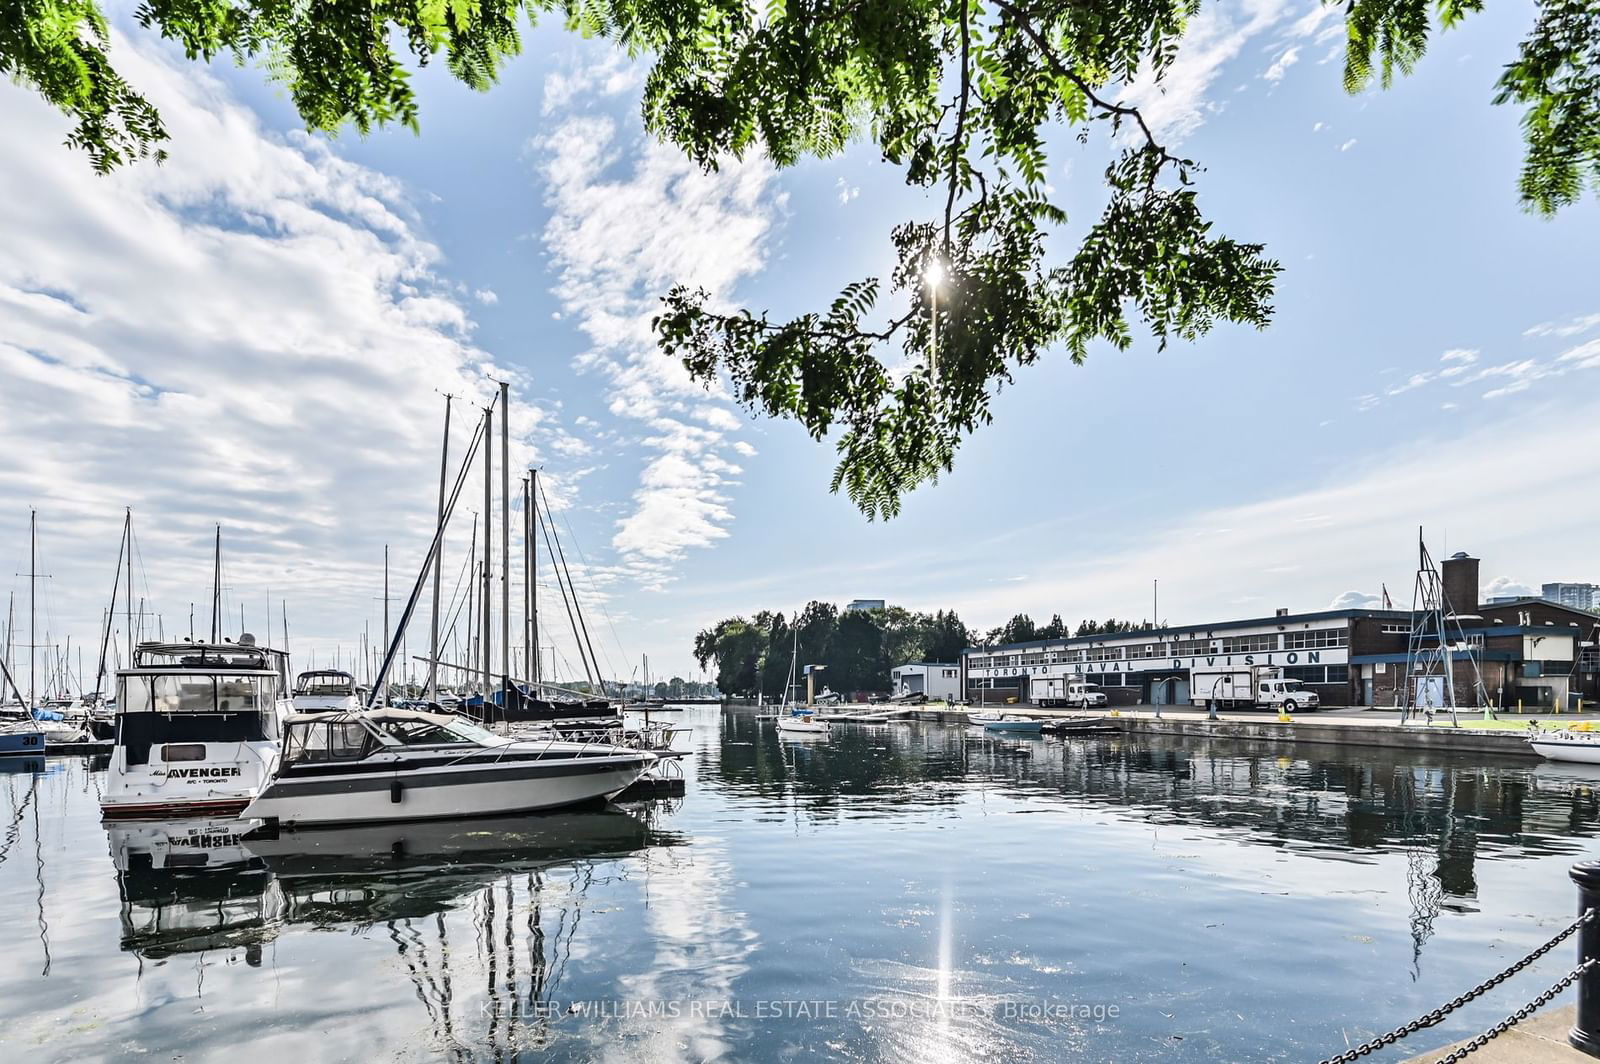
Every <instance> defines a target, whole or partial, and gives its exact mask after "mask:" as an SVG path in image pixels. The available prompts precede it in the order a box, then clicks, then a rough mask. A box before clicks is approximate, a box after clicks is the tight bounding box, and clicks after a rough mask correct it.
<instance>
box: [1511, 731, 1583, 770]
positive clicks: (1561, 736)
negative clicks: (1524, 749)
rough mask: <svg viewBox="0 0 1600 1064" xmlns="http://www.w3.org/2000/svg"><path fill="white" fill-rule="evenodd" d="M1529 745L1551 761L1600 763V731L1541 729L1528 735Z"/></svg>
mask: <svg viewBox="0 0 1600 1064" xmlns="http://www.w3.org/2000/svg"><path fill="white" fill-rule="evenodd" d="M1528 745H1529V746H1531V747H1533V749H1534V752H1535V753H1537V754H1538V755H1539V756H1540V757H1543V758H1548V759H1549V760H1551V761H1576V762H1580V763H1582V764H1586V765H1600V732H1591V731H1541V732H1537V733H1535V734H1533V735H1530V736H1528Z"/></svg>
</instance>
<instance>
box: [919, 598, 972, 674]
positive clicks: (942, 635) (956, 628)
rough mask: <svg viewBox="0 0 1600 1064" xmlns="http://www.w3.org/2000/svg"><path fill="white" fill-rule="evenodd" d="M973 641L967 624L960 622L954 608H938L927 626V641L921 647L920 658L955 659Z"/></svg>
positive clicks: (926, 659) (925, 659)
mask: <svg viewBox="0 0 1600 1064" xmlns="http://www.w3.org/2000/svg"><path fill="white" fill-rule="evenodd" d="M973 642H974V638H973V634H972V633H971V632H969V631H967V626H966V625H964V624H962V623H961V618H960V617H958V616H957V615H956V612H955V610H950V611H948V612H946V611H944V610H940V611H939V612H938V613H935V614H934V615H933V623H932V625H930V626H929V629H928V635H927V642H926V643H924V644H923V647H922V660H923V661H946V662H953V661H956V660H958V659H959V658H960V657H961V651H962V650H964V649H966V648H967V647H969V646H971V645H972V643H973Z"/></svg>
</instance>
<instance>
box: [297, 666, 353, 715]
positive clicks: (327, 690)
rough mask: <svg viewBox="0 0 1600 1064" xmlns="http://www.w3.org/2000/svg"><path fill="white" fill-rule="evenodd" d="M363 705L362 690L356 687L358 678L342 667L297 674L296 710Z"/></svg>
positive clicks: (314, 711)
mask: <svg viewBox="0 0 1600 1064" xmlns="http://www.w3.org/2000/svg"><path fill="white" fill-rule="evenodd" d="M360 708H361V692H360V690H359V689H358V688H357V687H356V678H355V677H354V676H352V675H350V674H349V673H348V672H345V671H343V670H342V669H317V670H314V671H312V672H302V673H301V674H300V675H299V676H296V677H295V678H294V709H295V712H296V713H316V712H320V711H326V710H335V709H360Z"/></svg>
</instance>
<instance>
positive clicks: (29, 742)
mask: <svg viewBox="0 0 1600 1064" xmlns="http://www.w3.org/2000/svg"><path fill="white" fill-rule="evenodd" d="M43 754H44V732H42V731H37V730H33V731H14V732H0V757H40V756H43Z"/></svg>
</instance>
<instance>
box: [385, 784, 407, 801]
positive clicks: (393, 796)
mask: <svg viewBox="0 0 1600 1064" xmlns="http://www.w3.org/2000/svg"><path fill="white" fill-rule="evenodd" d="M403 790H405V787H403V786H402V785H401V783H400V781H399V780H395V781H394V782H393V783H391V784H389V801H391V802H393V803H394V804H395V805H399V804H400V792H401V791H403Z"/></svg>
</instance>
